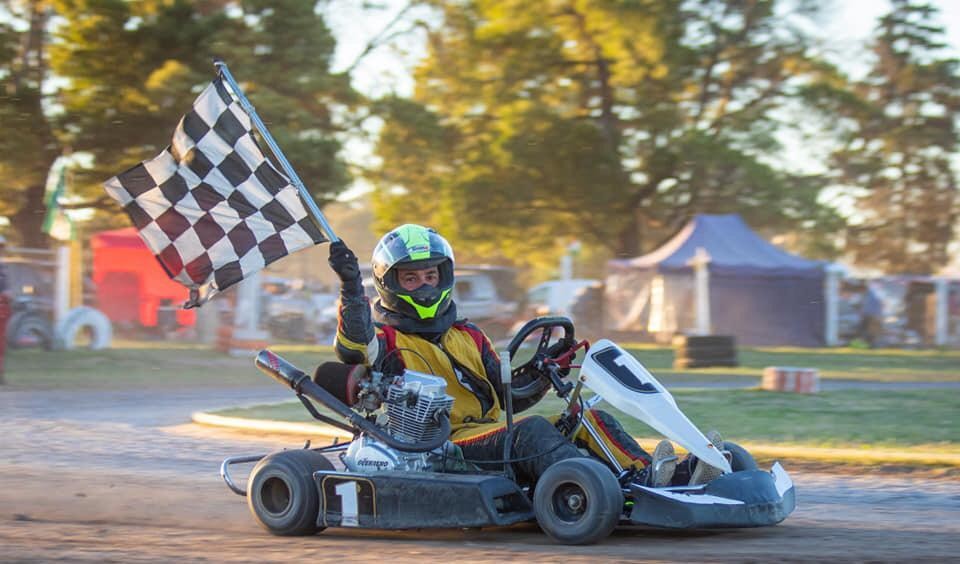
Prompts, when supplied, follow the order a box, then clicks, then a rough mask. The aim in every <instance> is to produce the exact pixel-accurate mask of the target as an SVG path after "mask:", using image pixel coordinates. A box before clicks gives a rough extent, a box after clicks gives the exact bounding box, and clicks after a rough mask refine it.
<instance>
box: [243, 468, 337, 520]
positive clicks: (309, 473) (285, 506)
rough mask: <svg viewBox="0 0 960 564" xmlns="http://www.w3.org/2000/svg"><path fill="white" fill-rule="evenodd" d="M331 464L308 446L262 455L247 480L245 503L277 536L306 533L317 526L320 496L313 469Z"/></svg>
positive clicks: (257, 518) (316, 469)
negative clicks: (301, 448) (306, 448)
mask: <svg viewBox="0 0 960 564" xmlns="http://www.w3.org/2000/svg"><path fill="white" fill-rule="evenodd" d="M333 469H334V468H333V464H331V463H330V461H329V460H327V458H326V457H325V456H323V455H322V454H320V453H319V452H316V451H312V450H285V451H281V452H275V453H273V454H270V455H268V456H266V457H264V458H263V459H262V460H261V461H260V462H258V463H257V465H256V466H254V468H253V471H252V472H250V479H249V480H248V481H247V505H248V506H249V507H250V511H251V512H252V513H253V516H254V518H256V520H257V522H258V523H260V526H262V527H263V528H264V529H266V530H268V531H270V532H271V533H273V534H275V535H279V536H306V535H313V534H316V533H318V532H319V531H321V530H323V527H319V526H317V515H318V514H319V511H320V499H319V495H318V493H317V486H316V484H315V483H314V481H313V473H314V472H316V471H318V470H333Z"/></svg>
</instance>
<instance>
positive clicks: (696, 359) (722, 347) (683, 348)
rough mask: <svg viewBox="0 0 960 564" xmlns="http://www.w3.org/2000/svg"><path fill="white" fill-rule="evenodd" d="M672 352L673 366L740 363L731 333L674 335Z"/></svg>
mask: <svg viewBox="0 0 960 564" xmlns="http://www.w3.org/2000/svg"><path fill="white" fill-rule="evenodd" d="M673 354H674V356H673V367H674V368H706V367H709V366H739V365H740V362H739V361H738V360H737V345H736V339H734V337H733V336H732V335H675V336H674V337H673Z"/></svg>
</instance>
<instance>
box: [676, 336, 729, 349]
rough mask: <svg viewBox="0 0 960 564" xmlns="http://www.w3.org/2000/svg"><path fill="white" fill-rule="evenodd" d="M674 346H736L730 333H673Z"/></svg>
mask: <svg viewBox="0 0 960 564" xmlns="http://www.w3.org/2000/svg"><path fill="white" fill-rule="evenodd" d="M672 343H673V346H674V347H691V348H693V347H725V348H728V349H734V348H736V346H737V345H736V339H735V338H734V337H733V336H732V335H674V336H673V341H672Z"/></svg>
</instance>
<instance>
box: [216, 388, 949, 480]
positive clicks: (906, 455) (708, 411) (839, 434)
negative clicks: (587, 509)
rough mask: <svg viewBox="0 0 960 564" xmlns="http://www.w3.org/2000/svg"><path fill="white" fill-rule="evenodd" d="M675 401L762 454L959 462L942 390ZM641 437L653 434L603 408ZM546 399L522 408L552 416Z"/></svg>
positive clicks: (694, 395)
mask: <svg viewBox="0 0 960 564" xmlns="http://www.w3.org/2000/svg"><path fill="white" fill-rule="evenodd" d="M674 396H675V397H676V399H677V403H678V405H679V406H680V407H681V409H683V410H684V412H685V413H686V414H687V416H688V417H689V418H690V419H691V420H692V421H693V422H694V423H695V424H697V426H698V427H699V428H701V429H704V430H705V429H712V428H716V429H719V430H721V431H722V432H723V435H724V437H726V438H729V439H731V440H734V441H736V442H738V443H741V444H743V445H744V446H746V447H747V448H749V449H750V450H751V452H754V453H755V454H756V456H758V457H759V458H763V459H773V458H783V459H797V460H808V461H812V462H842V463H848V464H857V465H867V466H873V465H904V466H917V465H919V466H932V465H945V466H950V467H960V426H958V425H957V421H956V418H957V414H958V413H960V398H957V396H956V394H953V393H944V392H943V391H942V390H916V391H913V390H911V391H906V392H902V391H898V392H896V393H890V392H886V391H874V390H840V391H833V392H824V393H821V394H817V395H809V396H807V395H797V394H786V393H774V392H765V391H760V390H679V391H676V392H674ZM603 406H604V404H601V407H602V408H604V409H609V411H610V412H611V413H613V414H614V415H615V416H616V417H617V419H618V420H619V421H620V422H621V423H622V424H623V425H624V427H625V428H626V430H627V431H628V432H629V433H630V434H631V435H633V436H637V437H645V438H643V439H641V444H642V445H644V446H647V447H648V448H649V447H652V445H653V443H655V442H656V440H657V439H656V438H655V433H654V432H653V431H652V430H651V429H650V428H649V427H647V426H646V425H644V424H643V423H641V422H639V421H636V420H633V419H630V418H628V417H627V416H626V415H624V414H623V413H620V412H619V411H617V410H615V409H612V408H609V407H608V406H607V407H603ZM561 407H562V404H561V402H560V400H559V399H556V398H552V397H551V398H548V399H545V400H544V401H542V402H540V403H539V404H538V405H537V406H535V407H534V408H533V409H531V410H530V411H529V412H527V413H536V414H540V415H553V414H555V413H558V412H559V411H560V409H561ZM216 413H217V415H224V416H230V417H247V418H252V419H269V420H280V421H296V422H309V421H312V419H311V418H310V415H309V414H308V413H307V412H306V410H305V409H304V408H303V406H302V405H300V403H299V402H296V401H294V402H284V403H280V404H271V405H259V406H252V407H247V408H235V409H227V410H222V411H218V412H216Z"/></svg>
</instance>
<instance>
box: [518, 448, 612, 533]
mask: <svg viewBox="0 0 960 564" xmlns="http://www.w3.org/2000/svg"><path fill="white" fill-rule="evenodd" d="M533 510H534V513H535V514H536V517H537V523H538V524H539V525H540V528H541V529H543V532H545V533H546V534H547V535H548V536H549V537H550V538H552V539H553V540H555V541H557V542H560V543H563V544H593V543H595V542H597V541H599V540H601V539H604V538H606V537H607V536H608V535H609V534H610V533H611V532H612V531H613V529H614V527H616V526H617V523H619V521H620V515H621V513H622V512H623V492H621V490H620V484H619V483H618V482H617V479H616V478H615V477H614V476H613V473H611V472H610V469H609V468H607V467H606V466H604V465H603V464H602V463H600V462H598V461H596V460H593V459H590V458H570V459H567V460H561V461H560V462H557V463H556V464H554V465H553V466H551V467H550V468H547V471H546V472H544V473H543V475H542V476H541V477H540V480H539V481H537V485H536V489H535V490H534V494H533Z"/></svg>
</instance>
